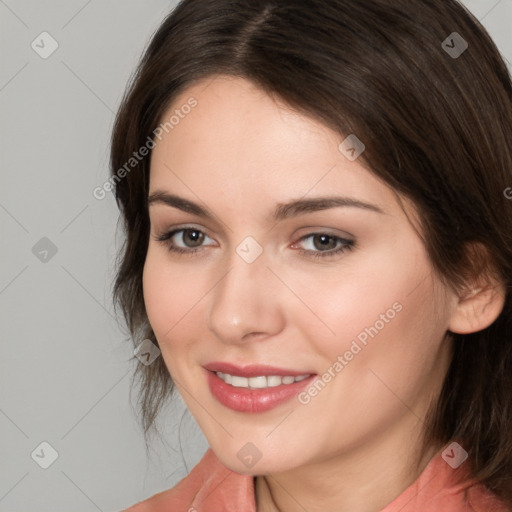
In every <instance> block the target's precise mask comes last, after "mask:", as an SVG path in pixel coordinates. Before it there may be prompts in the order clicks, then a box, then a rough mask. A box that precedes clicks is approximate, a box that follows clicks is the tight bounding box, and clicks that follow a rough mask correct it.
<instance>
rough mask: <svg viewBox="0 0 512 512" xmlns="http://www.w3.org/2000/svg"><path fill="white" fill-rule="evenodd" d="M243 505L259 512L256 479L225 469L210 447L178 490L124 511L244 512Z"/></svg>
mask: <svg viewBox="0 0 512 512" xmlns="http://www.w3.org/2000/svg"><path fill="white" fill-rule="evenodd" d="M241 505H243V506H244V510H247V511H248V512H252V511H254V512H256V504H255V498H254V483H253V477H252V476H246V475H240V474H238V473H235V472H234V471H231V470H230V469H228V468H226V466H224V465H223V464H222V463H221V462H220V460H219V459H218V458H217V456H216V455H215V453H214V452H213V451H212V449H211V448H210V449H208V450H207V451H206V453H205V454H204V455H203V458H202V459H201V460H200V461H199V463H198V464H197V465H196V466H194V468H193V469H192V471H191V472H190V473H189V474H188V475H187V476H186V477H185V478H183V479H182V480H181V481H180V482H179V483H178V484H177V485H176V486H175V487H173V488H172V489H168V490H166V491H163V492H160V493H158V494H155V495H154V496H152V497H150V498H148V499H147V500H145V501H141V502H140V503H137V504H135V505H133V506H131V507H130V508H128V509H125V510H123V511H122V512H168V511H169V510H180V511H183V512H202V511H203V510H207V509H208V508H210V507H212V506H219V507H223V508H222V510H226V512H227V511H231V510H233V511H234V510H241V509H240V506H241ZM248 506H249V508H247V507H248ZM251 506H252V508H250V507H251ZM171 507H172V508H171ZM237 507H238V508H237Z"/></svg>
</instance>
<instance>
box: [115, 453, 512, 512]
mask: <svg viewBox="0 0 512 512" xmlns="http://www.w3.org/2000/svg"><path fill="white" fill-rule="evenodd" d="M468 466H469V464H468V461H466V462H464V463H463V464H462V465H461V466H459V467H458V468H457V469H452V467H451V466H449V465H448V464H447V463H446V462H445V460H444V459H443V458H442V456H441V452H439V453H438V454H437V455H436V456H435V457H434V458H433V459H432V460H431V461H430V462H429V463H428V465H427V466H426V467H425V469H424V470H423V472H422V473H421V475H420V476H419V477H418V479H417V480H416V481H415V482H414V483H413V484H412V485H410V486H409V487H408V488H407V489H405V490H404V491H403V492H402V493H401V494H400V495H399V496H398V497H397V498H395V499H394V500H393V501H392V502H391V503H390V504H389V505H387V506H386V507H385V508H384V509H383V510H382V511H381V512H510V511H509V509H507V507H506V506H505V505H503V503H501V502H500V501H499V500H498V499H497V498H496V497H495V496H494V495H493V494H492V493H491V492H489V491H488V490H487V489H486V488H485V487H484V486H483V485H481V484H479V483H478V482H476V481H475V480H473V479H471V478H468V476H467V474H468V473H467V472H468V470H469V468H468ZM171 511H172V512H175V511H176V512H257V509H256V500H255V493H254V479H253V477H252V476H246V475H240V474H238V473H235V472H234V471H231V470H230V469H228V468H226V467H225V466H224V465H223V464H222V463H221V462H220V460H219V459H218V458H217V456H216V455H215V453H214V452H213V451H212V450H211V448H210V449H208V450H207V451H206V453H205V454H204V455H203V458H202V459H201V460H200V461H199V463H198V464H197V465H196V466H195V467H194V468H193V469H192V471H191V472H190V473H189V474H188V475H187V476H186V477H185V478H183V480H181V481H180V482H179V483H178V484H177V485H176V486H175V487H173V488H172V489H169V490H167V491H164V492H161V493H159V494H155V495H154V496H152V497H151V498H149V499H147V500H145V501H142V502H140V503H138V504H136V505H134V506H132V507H130V508H129V509H126V510H125V511H124V512H171Z"/></svg>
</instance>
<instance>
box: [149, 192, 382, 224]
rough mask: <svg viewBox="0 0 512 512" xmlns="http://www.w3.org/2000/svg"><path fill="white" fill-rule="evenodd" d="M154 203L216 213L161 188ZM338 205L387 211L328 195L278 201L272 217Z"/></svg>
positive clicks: (195, 212) (202, 214)
mask: <svg viewBox="0 0 512 512" xmlns="http://www.w3.org/2000/svg"><path fill="white" fill-rule="evenodd" d="M153 204H165V205H167V206H171V207H173V208H177V209H178V210H182V211H184V212H187V213H191V214H193V215H197V216H198V217H204V218H207V219H213V218H214V215H212V214H211V213H210V212H209V211H208V210H207V209H206V208H203V207H202V206H200V205H199V204H197V203H194V202H193V201H190V200H188V199H185V198H183V197H179V196H177V195H174V194H168V193H167V192H163V191H161V190H156V191H155V192H153V193H152V194H150V196H149V197H148V206H151V205H153ZM338 207H352V208H361V209H364V210H369V211H373V212H376V213H380V214H385V212H384V211H383V210H382V209H381V208H380V207H378V206H377V205H374V204H371V203H366V202H364V201H360V200H359V199H355V198H352V197H341V196H326V197H315V198H310V199H297V200H293V201H290V202H288V203H278V204H277V206H276V208H275V210H274V213H273V215H272V219H273V220H274V221H281V220H285V219H289V218H292V217H298V216H299V215H305V214H307V213H313V212H316V211H320V210H328V209H330V208H338Z"/></svg>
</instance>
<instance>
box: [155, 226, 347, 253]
mask: <svg viewBox="0 0 512 512" xmlns="http://www.w3.org/2000/svg"><path fill="white" fill-rule="evenodd" d="M185 231H196V232H198V233H202V234H204V235H206V233H203V231H201V230H199V229H196V228H180V229H174V230H171V231H167V232H164V233H162V234H160V235H158V236H156V237H155V240H156V241H157V242H161V243H163V244H164V245H165V246H166V247H167V249H168V250H169V251H170V252H174V253H178V254H183V255H187V256H193V255H194V254H196V253H198V252H200V251H202V250H203V248H204V247H198V248H190V249H183V248H181V247H177V246H175V245H172V243H171V239H172V237H173V236H174V235H176V234H177V233H180V232H185ZM315 235H324V236H327V237H329V238H331V239H334V240H336V241H337V242H341V243H342V245H341V246H340V247H338V248H336V249H331V250H329V251H310V250H306V249H298V251H299V252H300V253H301V254H303V255H305V256H306V257H308V258H313V259H318V258H329V257H333V256H336V255H338V254H341V253H343V252H345V251H352V250H353V249H354V247H355V241H354V240H348V239H346V238H341V237H339V236H336V235H331V234H330V233H323V232H316V233H310V234H308V235H305V236H303V237H301V238H300V239H299V240H298V242H301V241H302V240H306V239H308V238H310V237H313V236H315ZM206 236H208V235H206ZM296 243H297V242H296Z"/></svg>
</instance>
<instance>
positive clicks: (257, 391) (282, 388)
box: [204, 362, 316, 413]
mask: <svg viewBox="0 0 512 512" xmlns="http://www.w3.org/2000/svg"><path fill="white" fill-rule="evenodd" d="M204 368H205V373H206V379H207V382H208V386H209V388H210V392H211V393H212V395H213V396H214V398H216V399H217V400H218V401H219V402H220V403H221V404H222V405H224V406H226V407H228V408H230V409H232V410H234V411H238V412H245V413H262V412H265V411H269V410H271V409H273V408H275V407H277V406H279V405H281V404H283V403H284V402H287V401H288V400H290V399H291V398H293V397H294V396H296V395H297V394H298V393H299V392H300V391H301V389H303V388H304V387H306V386H308V385H309V384H310V383H311V382H312V380H313V379H314V378H315V377H316V374H314V373H313V372H311V371H308V370H306V371H295V370H290V369H285V368H278V367H275V366H266V365H248V366H244V367H240V366H236V365H233V364H231V363H221V362H215V363H209V364H207V365H205V366H204ZM218 373H219V374H220V375H218ZM227 376H229V378H227ZM231 377H233V383H234V384H235V385H232V384H230V383H229V382H230V381H231V380H232V379H231ZM275 377H285V379H279V382H278V381H276V379H275ZM296 378H297V379H296ZM262 379H265V380H266V383H267V387H259V388H258V387H255V388H253V387H251V386H250V383H251V382H252V383H258V382H259V383H260V384H261V381H262ZM292 380H293V382H292ZM226 381H227V382H226ZM285 382H287V383H285ZM288 382H289V383H288ZM247 384H249V385H247Z"/></svg>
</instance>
